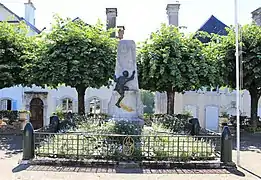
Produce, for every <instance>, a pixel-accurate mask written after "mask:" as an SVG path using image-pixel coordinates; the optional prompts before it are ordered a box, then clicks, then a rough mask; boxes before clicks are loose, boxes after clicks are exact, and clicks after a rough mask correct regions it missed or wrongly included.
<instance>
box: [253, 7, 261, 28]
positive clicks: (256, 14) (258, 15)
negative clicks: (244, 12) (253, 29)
mask: <svg viewBox="0 0 261 180" xmlns="http://www.w3.org/2000/svg"><path fill="white" fill-rule="evenodd" d="M252 19H253V20H254V21H255V22H256V24H257V25H258V26H261V7H260V8H258V9H256V10H255V11H253V12H252Z"/></svg>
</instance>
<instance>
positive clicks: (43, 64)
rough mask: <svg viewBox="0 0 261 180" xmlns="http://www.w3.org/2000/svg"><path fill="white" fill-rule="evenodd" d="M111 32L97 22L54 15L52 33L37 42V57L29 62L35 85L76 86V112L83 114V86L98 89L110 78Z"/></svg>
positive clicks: (113, 56)
mask: <svg viewBox="0 0 261 180" xmlns="http://www.w3.org/2000/svg"><path fill="white" fill-rule="evenodd" d="M110 33H111V32H110V31H106V30H105V29H104V28H103V26H102V25H101V23H99V22H98V23H97V24H96V25H92V26H91V25H86V24H85V23H84V22H83V21H81V20H77V21H72V20H71V19H69V18H68V19H62V18H60V17H58V16H55V23H54V24H53V26H52V30H51V32H50V33H48V34H45V35H43V36H42V39H41V41H40V42H39V43H40V44H38V48H39V51H38V52H39V53H38V55H37V56H38V57H39V58H37V59H36V61H35V62H34V63H33V64H31V65H32V67H31V69H32V72H31V74H33V81H34V82H36V85H44V84H46V85H48V86H51V87H57V86H58V85H59V84H65V85H66V86H71V87H75V88H76V90H77V93H78V113H85V107H84V96H85V90H86V88H88V87H92V88H100V87H101V86H103V85H107V84H108V82H109V79H110V78H112V77H113V72H114V67H115V61H116V42H117V41H116V39H112V38H110Z"/></svg>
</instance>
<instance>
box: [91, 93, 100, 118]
mask: <svg viewBox="0 0 261 180" xmlns="http://www.w3.org/2000/svg"><path fill="white" fill-rule="evenodd" d="M89 103H90V113H93V114H99V113H100V112H101V108H100V100H99V99H97V98H95V97H94V98H92V99H90V101H89Z"/></svg>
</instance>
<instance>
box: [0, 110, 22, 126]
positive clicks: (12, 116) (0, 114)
mask: <svg viewBox="0 0 261 180" xmlns="http://www.w3.org/2000/svg"><path fill="white" fill-rule="evenodd" d="M18 114H19V113H18V111H7V110H3V111H0V118H1V119H2V118H7V119H9V122H10V123H11V122H14V121H16V120H18Z"/></svg>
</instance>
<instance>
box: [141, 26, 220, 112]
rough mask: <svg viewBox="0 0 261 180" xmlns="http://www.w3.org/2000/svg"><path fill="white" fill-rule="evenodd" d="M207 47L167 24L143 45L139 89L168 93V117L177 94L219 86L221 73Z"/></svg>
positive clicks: (193, 37)
mask: <svg viewBox="0 0 261 180" xmlns="http://www.w3.org/2000/svg"><path fill="white" fill-rule="evenodd" d="M204 46H205V45H203V44H202V43H201V42H200V41H199V40H198V39H197V38H195V34H190V35H188V36H185V35H184V34H183V33H181V32H179V29H178V28H176V27H174V26H167V25H165V24H163V25H162V26H161V28H160V30H158V31H156V32H153V33H152V34H151V37H150V38H149V39H147V40H146V41H145V42H143V43H142V44H141V47H140V48H139V52H138V70H139V82H140V87H141V88H142V89H146V90H151V91H159V92H167V101H168V103H167V113H168V114H174V99H175V92H179V93H181V92H184V91H186V90H196V89H199V88H201V87H202V86H204V85H209V86H215V85H216V80H217V78H216V77H217V76H216V75H215V72H216V71H218V70H217V68H214V64H213V61H211V60H210V59H211V58H209V57H205V56H207V55H209V53H208V52H209V50H208V49H206V48H205V47H204ZM203 50H204V51H205V52H204V53H203ZM204 54H205V56H204Z"/></svg>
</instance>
